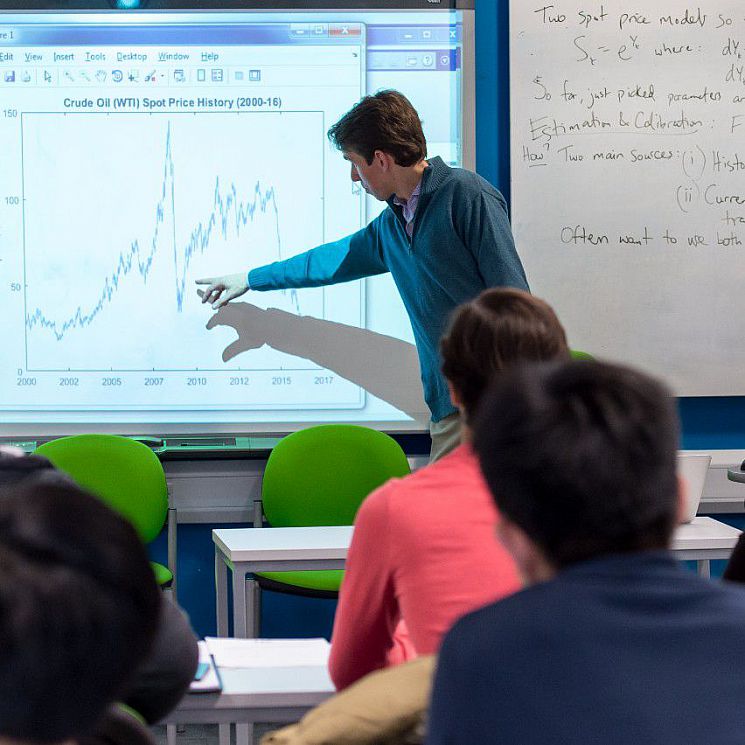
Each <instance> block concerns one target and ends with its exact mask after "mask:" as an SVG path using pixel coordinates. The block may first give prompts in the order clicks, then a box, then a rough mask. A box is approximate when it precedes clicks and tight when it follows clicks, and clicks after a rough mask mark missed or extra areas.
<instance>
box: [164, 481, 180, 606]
mask: <svg viewBox="0 0 745 745" xmlns="http://www.w3.org/2000/svg"><path fill="white" fill-rule="evenodd" d="M166 486H167V488H168V529H167V531H168V532H167V535H168V568H169V569H170V570H171V573H172V574H173V582H172V583H171V589H172V591H173V601H174V602H176V600H177V590H176V570H177V561H178V555H177V554H178V551H177V549H178V520H177V514H176V502H175V499H174V496H173V487H172V485H171V484H170V482H166Z"/></svg>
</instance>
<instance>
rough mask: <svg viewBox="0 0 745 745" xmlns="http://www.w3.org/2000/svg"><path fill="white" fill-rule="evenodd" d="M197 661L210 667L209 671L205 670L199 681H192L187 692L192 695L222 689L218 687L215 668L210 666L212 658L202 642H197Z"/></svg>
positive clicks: (218, 681)
mask: <svg viewBox="0 0 745 745" xmlns="http://www.w3.org/2000/svg"><path fill="white" fill-rule="evenodd" d="M199 661H200V662H206V663H207V664H208V665H209V666H210V667H209V670H207V672H206V673H205V674H204V676H203V677H202V679H201V680H192V681H191V685H190V686H189V690H190V691H191V692H192V693H209V692H213V691H219V690H220V689H221V688H222V686H221V685H220V678H219V677H218V675H217V671H216V670H215V666H214V665H213V664H212V658H211V657H210V651H209V649H208V648H207V644H206V643H205V642H203V641H200V642H199Z"/></svg>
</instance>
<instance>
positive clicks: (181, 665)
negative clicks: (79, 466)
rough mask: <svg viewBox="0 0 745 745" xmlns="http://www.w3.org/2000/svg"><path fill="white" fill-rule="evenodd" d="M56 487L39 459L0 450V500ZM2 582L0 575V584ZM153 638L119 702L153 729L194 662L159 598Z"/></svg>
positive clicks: (175, 612)
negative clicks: (8, 493)
mask: <svg viewBox="0 0 745 745" xmlns="http://www.w3.org/2000/svg"><path fill="white" fill-rule="evenodd" d="M27 481H28V482H29V483H34V484H39V483H41V482H43V483H45V484H61V485H63V486H72V485H73V482H72V481H71V480H70V479H69V478H68V477H67V476H65V475H64V474H62V473H61V472H60V471H57V470H55V468H54V467H53V466H52V464H51V463H50V462H49V461H48V460H47V459H46V458H44V457H43V456H40V455H25V454H24V453H23V452H22V451H19V450H15V449H11V448H4V447H2V446H0V499H2V495H3V494H4V493H5V490H6V489H8V488H10V487H11V486H13V485H20V484H25V483H26V482H27ZM2 581H3V577H2V570H1V569H0V582H2ZM159 596H160V600H159V611H158V619H157V621H156V623H155V629H156V633H155V638H154V641H153V643H152V645H151V648H150V651H149V653H148V655H147V657H146V658H145V659H144V660H143V661H142V662H141V663H140V664H139V665H138V666H137V669H136V670H135V672H134V674H133V675H132V676H131V678H130V682H129V684H128V686H127V688H126V690H125V691H122V692H120V698H121V700H122V702H124V703H126V704H128V705H129V706H131V707H132V708H133V709H135V710H136V711H137V712H138V713H139V714H141V715H142V717H143V718H144V719H145V720H146V721H147V723H148V724H156V723H157V722H159V721H160V720H161V719H162V718H163V717H164V716H165V715H166V714H168V713H169V712H170V711H171V710H172V709H173V708H174V707H175V706H176V704H178V702H179V701H180V700H181V699H182V697H183V696H184V694H185V693H186V691H187V690H188V688H189V684H190V683H191V681H192V679H193V677H194V671H195V670H196V667H197V662H198V647H197V639H196V636H195V634H194V632H193V631H192V628H191V625H190V624H189V621H188V619H187V617H186V615H185V614H184V613H183V611H182V610H181V609H180V608H179V607H178V606H177V605H175V604H174V603H171V602H167V601H165V600H164V598H163V596H162V594H161V593H159Z"/></svg>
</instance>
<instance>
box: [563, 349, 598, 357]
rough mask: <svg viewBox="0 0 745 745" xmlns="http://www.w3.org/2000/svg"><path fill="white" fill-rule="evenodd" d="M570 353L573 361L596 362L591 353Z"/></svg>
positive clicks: (571, 350) (578, 351) (574, 350)
mask: <svg viewBox="0 0 745 745" xmlns="http://www.w3.org/2000/svg"><path fill="white" fill-rule="evenodd" d="M569 353H570V354H571V355H572V359H573V360H594V359H595V358H594V357H593V356H592V355H591V354H590V353H589V352H580V350H579V349H570V350H569Z"/></svg>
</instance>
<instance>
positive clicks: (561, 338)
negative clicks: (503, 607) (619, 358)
mask: <svg viewBox="0 0 745 745" xmlns="http://www.w3.org/2000/svg"><path fill="white" fill-rule="evenodd" d="M441 351H442V358H443V364H442V369H443V372H444V374H445V377H446V378H447V381H448V385H449V387H450V392H451V395H452V400H453V401H454V402H455V403H456V405H457V406H458V407H459V409H460V411H461V414H462V416H463V419H464V426H463V437H464V443H463V444H462V445H460V446H459V447H458V448H457V449H456V450H455V451H454V452H452V453H450V454H449V455H447V456H445V457H444V458H442V460H440V461H438V462H437V463H434V464H432V465H430V466H428V467H427V468H423V469H421V470H420V471H418V472H416V473H414V474H412V475H411V476H408V477H406V478H404V479H394V480H392V481H389V482H388V483H387V484H386V485H384V486H383V487H381V488H380V489H378V490H377V491H375V492H373V493H372V494H371V495H370V496H369V497H368V498H367V499H366V500H365V501H364V503H363V504H362V506H361V507H360V510H359V512H358V514H357V518H356V520H355V529H354V535H353V537H352V544H351V546H350V549H349V554H348V557H347V562H346V571H345V575H344V582H343V583H342V587H341V591H340V596H339V605H338V608H337V612H336V619H335V621H334V631H333V637H332V640H331V657H330V661H329V669H330V672H331V678H332V679H333V681H334V684H335V685H336V687H337V688H345V687H346V686H348V685H350V684H351V683H353V682H354V681H356V680H357V679H358V678H361V677H362V676H363V675H366V674H367V673H369V672H371V671H373V670H377V669H378V668H382V667H384V666H386V665H387V664H390V663H395V662H400V661H403V660H406V659H410V658H412V657H413V656H416V655H424V654H430V653H432V652H435V651H436V650H437V649H438V647H439V646H440V640H441V638H442V636H443V635H444V633H445V632H446V631H447V630H448V629H449V628H450V626H451V625H452V624H453V622H454V621H455V620H456V619H457V618H459V617H460V616H462V615H463V614H464V613H466V612H468V611H470V610H473V609H474V608H477V607H479V606H482V605H485V604H486V603H489V602H492V601H493V600H495V599H496V598H498V597H501V596H503V595H507V594H509V593H512V592H514V591H515V590H517V589H518V587H519V578H518V575H517V572H516V570H515V565H514V563H513V562H512V560H511V559H510V557H509V556H508V554H507V553H506V552H505V550H504V549H503V548H502V547H501V546H499V545H498V544H497V543H496V541H495V540H494V530H495V525H496V524H497V519H498V518H497V513H496V511H495V509H494V505H493V503H492V500H491V498H490V496H489V493H488V491H487V489H486V485H485V484H484V482H483V479H482V477H481V473H480V472H479V468H478V465H477V463H476V459H475V456H474V454H473V452H472V450H471V447H470V444H469V440H470V425H471V421H472V419H473V416H474V414H475V413H476V412H477V411H478V407H479V404H480V401H481V397H482V395H483V393H484V391H485V390H486V389H487V387H488V385H489V382H490V381H491V380H492V378H493V377H494V376H495V375H500V374H501V373H502V372H503V370H505V369H506V368H508V367H509V366H511V365H514V364H516V363H518V362H530V361H540V360H551V359H555V358H567V357H568V356H569V350H568V348H567V343H566V337H565V335H564V329H563V328H562V327H561V324H560V323H559V320H558V319H557V318H556V315H555V314H554V312H553V311H552V310H551V308H550V307H549V306H548V305H547V304H546V303H545V302H543V301H542V300H539V299H538V298H535V297H532V296H531V295H529V294H528V293H527V292H523V291H521V290H512V289H492V290H485V291H484V292H482V293H481V295H479V296H478V297H477V298H476V299H475V300H472V301H471V302H469V303H466V304H465V305H463V306H461V307H460V308H458V310H457V311H456V312H455V314H454V316H453V319H452V322H451V324H450V328H449V329H448V331H447V333H446V334H445V336H444V337H443V339H442V341H441ZM402 619H403V621H404V622H405V624H404V625H400V626H399V628H398V629H397V630H396V626H397V624H399V621H401V620H402ZM394 630H395V632H394ZM409 637H410V638H409Z"/></svg>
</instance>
